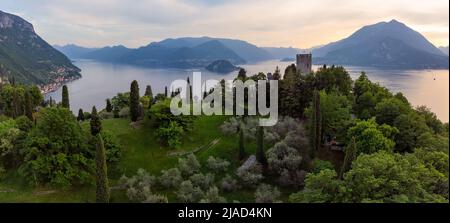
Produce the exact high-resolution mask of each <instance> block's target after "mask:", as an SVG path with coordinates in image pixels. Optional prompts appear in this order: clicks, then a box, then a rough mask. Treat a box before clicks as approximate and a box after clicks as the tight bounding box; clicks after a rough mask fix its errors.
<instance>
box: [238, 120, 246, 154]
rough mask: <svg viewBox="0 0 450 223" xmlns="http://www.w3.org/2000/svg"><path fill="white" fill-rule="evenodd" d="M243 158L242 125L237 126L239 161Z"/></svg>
mask: <svg viewBox="0 0 450 223" xmlns="http://www.w3.org/2000/svg"><path fill="white" fill-rule="evenodd" d="M244 158H245V147H244V128H243V127H242V124H240V125H239V159H240V160H242V159H244Z"/></svg>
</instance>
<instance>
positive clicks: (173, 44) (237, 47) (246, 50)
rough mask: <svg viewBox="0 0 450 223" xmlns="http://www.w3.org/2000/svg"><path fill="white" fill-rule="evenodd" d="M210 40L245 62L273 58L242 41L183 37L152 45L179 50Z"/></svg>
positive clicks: (262, 50) (264, 51) (260, 49)
mask: <svg viewBox="0 0 450 223" xmlns="http://www.w3.org/2000/svg"><path fill="white" fill-rule="evenodd" d="M212 40H216V41H219V42H220V43H222V44H223V45H224V46H225V47H227V48H229V49H231V50H232V51H234V52H235V53H236V54H237V55H239V57H241V58H242V59H244V60H245V61H247V62H260V61H265V60H270V59H273V56H272V55H271V54H270V53H269V52H267V51H266V50H264V49H262V48H259V47H257V46H255V45H253V44H251V43H248V42H246V41H243V40H235V39H226V38H211V37H183V38H176V39H165V40H163V41H160V42H156V43H153V44H159V45H161V46H165V47H169V48H180V47H190V48H191V47H195V46H198V45H200V44H203V43H205V42H209V41H212Z"/></svg>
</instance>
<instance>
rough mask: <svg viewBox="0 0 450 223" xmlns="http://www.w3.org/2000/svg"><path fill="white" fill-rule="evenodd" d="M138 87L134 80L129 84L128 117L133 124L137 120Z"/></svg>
mask: <svg viewBox="0 0 450 223" xmlns="http://www.w3.org/2000/svg"><path fill="white" fill-rule="evenodd" d="M139 98H140V97H139V85H138V82H137V81H136V80H134V81H133V82H131V87H130V116H131V121H132V122H135V121H137V120H138V118H139Z"/></svg>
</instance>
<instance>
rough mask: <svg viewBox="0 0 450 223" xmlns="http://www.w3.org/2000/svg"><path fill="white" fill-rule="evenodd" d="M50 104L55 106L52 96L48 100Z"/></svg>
mask: <svg viewBox="0 0 450 223" xmlns="http://www.w3.org/2000/svg"><path fill="white" fill-rule="evenodd" d="M48 106H49V107H50V108H51V107H53V98H52V97H51V96H50V99H49V100H48Z"/></svg>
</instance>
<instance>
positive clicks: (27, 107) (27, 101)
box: [25, 91, 34, 121]
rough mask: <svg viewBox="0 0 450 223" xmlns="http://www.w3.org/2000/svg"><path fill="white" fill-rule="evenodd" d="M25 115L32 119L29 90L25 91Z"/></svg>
mask: <svg viewBox="0 0 450 223" xmlns="http://www.w3.org/2000/svg"><path fill="white" fill-rule="evenodd" d="M25 115H26V116H27V117H28V118H29V119H30V120H31V121H33V120H34V118H33V105H32V101H31V95H30V92H29V91H25Z"/></svg>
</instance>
